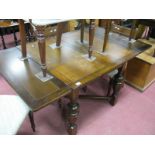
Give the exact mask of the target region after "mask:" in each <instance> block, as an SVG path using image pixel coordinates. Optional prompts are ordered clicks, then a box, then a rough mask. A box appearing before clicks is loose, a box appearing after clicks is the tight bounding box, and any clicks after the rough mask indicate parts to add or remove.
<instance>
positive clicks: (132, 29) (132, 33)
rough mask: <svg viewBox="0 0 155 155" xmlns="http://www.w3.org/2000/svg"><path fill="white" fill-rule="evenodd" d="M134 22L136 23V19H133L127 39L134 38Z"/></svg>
mask: <svg viewBox="0 0 155 155" xmlns="http://www.w3.org/2000/svg"><path fill="white" fill-rule="evenodd" d="M136 23H137V20H133V23H132V27H131V31H130V35H129V41H131V39H132V38H134V34H135V31H136Z"/></svg>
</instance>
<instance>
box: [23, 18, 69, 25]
mask: <svg viewBox="0 0 155 155" xmlns="http://www.w3.org/2000/svg"><path fill="white" fill-rule="evenodd" d="M24 20H25V21H27V22H29V19H24ZM70 20H71V19H32V20H31V23H32V25H34V26H47V25H51V24H58V23H62V22H67V21H70Z"/></svg>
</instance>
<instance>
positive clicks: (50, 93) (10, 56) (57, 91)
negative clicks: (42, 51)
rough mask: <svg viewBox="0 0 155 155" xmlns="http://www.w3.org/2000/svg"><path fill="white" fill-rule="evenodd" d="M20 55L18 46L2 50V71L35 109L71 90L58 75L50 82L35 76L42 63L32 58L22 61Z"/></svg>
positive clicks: (0, 70)
mask: <svg viewBox="0 0 155 155" xmlns="http://www.w3.org/2000/svg"><path fill="white" fill-rule="evenodd" d="M20 57H21V52H20V51H19V49H17V48H10V49H7V50H2V51H1V52H0V73H1V75H2V76H3V77H4V78H5V79H6V80H7V81H8V82H9V84H10V85H11V86H12V87H13V88H14V89H15V91H16V92H17V93H18V94H19V96H20V97H21V98H22V99H23V100H24V101H25V102H26V103H27V104H28V105H29V107H30V108H31V109H32V110H33V111H37V110H39V109H41V108H43V107H45V106H47V105H49V104H51V102H53V101H55V100H57V99H59V98H60V97H62V96H64V95H66V94H68V93H69V92H70V88H69V87H68V86H66V85H65V84H64V83H63V82H61V81H60V80H58V79H57V78H56V77H54V78H53V79H52V80H50V81H48V82H45V83H43V82H41V81H40V80H39V79H37V78H36V77H35V74H36V73H38V72H40V65H39V64H37V63H36V62H34V61H33V60H32V59H28V60H25V61H22V60H21V59H20Z"/></svg>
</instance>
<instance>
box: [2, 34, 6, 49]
mask: <svg viewBox="0 0 155 155" xmlns="http://www.w3.org/2000/svg"><path fill="white" fill-rule="evenodd" d="M2 33H3V32H2ZM1 39H2V44H3V49H6V45H5V41H4V37H3V34H1Z"/></svg>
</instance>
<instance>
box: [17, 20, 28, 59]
mask: <svg viewBox="0 0 155 155" xmlns="http://www.w3.org/2000/svg"><path fill="white" fill-rule="evenodd" d="M18 22H19V32H20V40H21V50H22V58H23V59H24V58H27V51H26V34H25V25H24V21H23V20H22V19H19V20H18Z"/></svg>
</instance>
